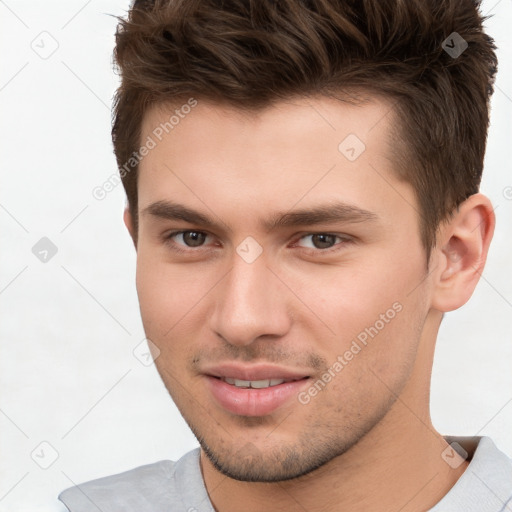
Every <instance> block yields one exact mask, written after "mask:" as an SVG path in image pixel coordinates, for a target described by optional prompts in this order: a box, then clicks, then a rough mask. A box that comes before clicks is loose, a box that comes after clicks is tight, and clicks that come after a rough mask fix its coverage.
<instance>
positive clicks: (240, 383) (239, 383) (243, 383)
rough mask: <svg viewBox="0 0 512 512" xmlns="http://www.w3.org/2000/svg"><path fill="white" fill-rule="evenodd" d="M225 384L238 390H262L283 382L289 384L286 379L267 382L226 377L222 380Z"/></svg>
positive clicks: (267, 380) (268, 380)
mask: <svg viewBox="0 0 512 512" xmlns="http://www.w3.org/2000/svg"><path fill="white" fill-rule="evenodd" d="M222 380H223V381H224V382H227V383H228V384H231V385H233V386H236V387H237V388H255V389H262V388H268V387H270V386H277V385H279V384H282V383H283V382H288V381H286V380H285V379H265V380H239V379H232V378H229V377H225V378H224V379H222Z"/></svg>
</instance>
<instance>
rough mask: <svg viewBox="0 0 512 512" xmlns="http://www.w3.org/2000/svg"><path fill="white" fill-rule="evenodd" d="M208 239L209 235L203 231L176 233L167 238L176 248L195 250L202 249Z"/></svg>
mask: <svg viewBox="0 0 512 512" xmlns="http://www.w3.org/2000/svg"><path fill="white" fill-rule="evenodd" d="M207 238H208V234H206V233H203V232H202V231H194V230H189V231H175V232H173V233H170V234H169V235H167V236H166V241H167V242H169V241H172V242H173V243H174V245H175V246H181V247H190V248H193V247H202V246H203V245H204V243H205V241H206V239H207ZM177 249H178V248H177Z"/></svg>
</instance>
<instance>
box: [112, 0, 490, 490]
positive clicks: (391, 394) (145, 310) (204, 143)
mask: <svg viewBox="0 0 512 512" xmlns="http://www.w3.org/2000/svg"><path fill="white" fill-rule="evenodd" d="M482 21H483V19H482V17H481V15H480V14H479V12H478V6H477V5H476V3H475V2H473V1H471V0H467V1H461V0H453V1H449V0H440V1H439V2H438V5H436V7H435V8H433V7H432V6H431V5H430V4H428V3H425V2H423V1H421V0H417V1H416V0H411V1H408V2H405V1H403V0H379V1H378V2H377V1H370V0H365V1H361V2H348V1H345V2H343V1H335V0H330V1H328V0H316V1H310V2H306V1H296V0H293V1H291V0H290V1H285V2H279V3H276V2H273V1H271V0H269V1H266V0H261V1H258V2H246V1H242V0H231V1H223V2H220V1H217V0H204V1H190V0H186V1H185V0H183V1H180V0H176V1H160V0H155V1H137V2H135V5H134V7H133V8H132V9H131V11H130V13H129V15H128V17H127V19H126V20H120V25H119V28H118V32H117V34H116V37H117V40H116V50H115V58H116V62H117V65H118V68H119V71H120V74H121V79H122V81H121V85H120V87H119V89H118V92H117V95H116V99H115V111H114V123H113V131H112V134H113V141H114V149H115V153H116V158H117V162H118V165H119V168H120V172H121V177H122V179H123V185H124V187H125V190H126V194H127V199H128V207H127V210H126V212H125V221H126V224H127V226H128V228H129V230H130V233H131V235H132V237H133V240H134V242H135V245H136V248H137V252H138V263H137V288H138V293H139V300H140V305H141V313H142V320H143V323H144V328H145V330H146V335H147V337H148V338H149V339H150V340H151V341H152V343H154V345H155V347H158V350H159V352H160V353H159V356H158V357H157V359H156V365H157V368H158V370H159V372H160V375H161V376H162V379H163V381H164V383H165V385H166V386H167V388H168V390H169V392H170V394H171V396H172V397H173V399H174V400H175V402H176V404H177V405H178V407H179V408H180V410H181V412H182V414H183V416H184V418H185V419H186V420H187V422H188V423H189V425H190V427H191V428H192V430H193V431H194V433H195V434H196V436H197V437H198V439H199V441H200V442H201V445H202V447H203V449H204V451H205V452H206V453H207V454H208V456H209V457H210V460H211V462H212V463H213V464H214V465H215V466H216V467H217V468H218V469H220V470H221V471H223V472H225V473H226V474H228V475H230V476H233V477H234V478H239V479H245V480H269V479H270V480H281V479H287V478H293V477H295V476H298V475H301V474H304V473H307V472H310V471H312V470H313V469H315V468H318V467H319V466H321V465H322V464H325V463H326V462H328V461H329V460H331V459H332V458H333V457H336V456H337V455H340V454H342V453H345V452H346V451H348V450H349V449H350V447H352V446H353V445H354V444H355V443H357V442H358V441H359V440H360V439H362V438H363V437H364V436H365V435H367V434H368V433H369V432H371V431H372V430H373V429H374V428H375V427H376V425H378V424H379V422H381V421H382V420H383V418H385V417H386V416H387V415H389V414H390V411H391V410H392V408H393V404H394V402H395V400H396V396H398V395H400V394H401V393H403V392H406V391H407V392H408V393H410V394H411V397H413V396H414V397H419V396H421V397H425V393H426V389H427V387H428V375H429V372H428V371H425V369H424V368H425V362H426V361H428V360H429V358H430V359H431V356H432V345H433V341H435V333H436V332H437V328H438V327H439V323H440V319H441V317H442V314H443V312H445V311H450V310H452V309H456V308H457V307H460V306H461V305H462V304H464V302H465V301H467V300H468V299H469V297H470V295H471V293H472V291H473V289H474V287H475V285H476V282H477V281H478V275H479V272H480V271H481V269H482V268H483V264H484V263H485V256H486V253H487V248H488V246H489V243H490V239H491V237H492V230H493V225H494V217H493V214H492V208H491V206H490V204H489V202H488V200H487V199H486V198H485V197H483V196H482V195H481V194H479V193H478V187H479V183H480V179H481V174H482V168H483V158H484V151H485V143H486V134H487V127H488V119H489V115H488V107H489V97H490V95H491V93H492V84H493V80H494V75H495V71H496V57H495V54H494V49H495V47H494V45H493V43H492V40H491V39H490V38H489V37H488V36H487V35H486V34H484V32H483V29H482ZM454 32H457V34H458V35H457V36H454V35H453V33H454ZM454 37H455V39H454ZM459 38H462V39H459ZM445 40H448V47H447V44H446V43H443V42H444V41H445ZM461 41H464V42H465V43H464V45H465V44H466V43H467V48H465V49H464V46H461V45H460V44H461ZM454 47H456V48H455V50H457V49H458V50H460V51H458V52H457V53H454V52H453V51H452V52H450V51H447V49H452V50H453V49H454ZM463 49H464V51H462V50H463ZM455 50H454V51H455ZM345 354H346V357H344V355H345ZM350 354H352V355H350ZM430 362H431V360H430ZM427 366H428V364H427ZM237 376H238V379H239V380H254V381H259V380H261V381H265V380H268V379H269V378H272V377H273V376H275V377H277V378H279V377H283V378H285V379H286V380H290V379H293V380H294V382H292V383H290V384H286V383H285V384H280V385H276V390H277V391H276V390H274V391H275V392H274V394H272V393H271V392H267V391H268V390H267V391H263V390H262V391H260V392H257V393H259V395H258V398H257V400H253V398H254V396H256V395H254V394H253V395H251V393H254V391H251V390H245V391H244V390H242V391H240V390H239V389H237V390H235V392H234V393H235V394H232V395H230V393H231V390H230V389H228V388H227V387H228V386H230V384H226V383H225V382H221V379H219V377H228V379H229V378H230V377H233V378H235V377H237ZM420 377H421V378H420ZM383 382H385V383H386V386H383V385H382V383H383ZM412 383H414V384H412ZM269 384H271V383H269ZM258 385H265V383H263V384H258ZM279 386H280V387H279ZM271 387H272V386H271ZM269 389H270V388H269ZM315 389H316V391H315ZM279 394H280V395H281V396H282V397H284V398H282V403H279V404H278V406H275V404H276V403H277V402H279V400H280V399H279V398H276V395H279ZM228 395H229V396H228ZM292 395H293V396H294V397H295V398H294V399H293V398H292V399H290V396H292ZM250 396H252V397H253V398H250ZM427 396H428V392H427ZM226 397H227V398H226ZM285 398H286V399H285ZM276 400H277V402H276ZM264 402H268V403H267V406H265V403H264ZM241 403H242V405H240V404H241ZM237 404H238V405H237ZM262 404H263V405H262ZM424 405H425V406H427V404H424ZM274 406H275V407H274ZM247 440H249V441H250V443H251V450H249V451H250V454H249V459H250V462H248V460H249V459H244V457H243V456H242V457H241V456H240V455H241V454H242V455H243V453H245V452H244V450H245V451H247V446H246V443H247ZM269 468H271V469H269Z"/></svg>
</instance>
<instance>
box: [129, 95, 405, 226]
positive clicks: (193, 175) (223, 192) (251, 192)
mask: <svg viewBox="0 0 512 512" xmlns="http://www.w3.org/2000/svg"><path fill="white" fill-rule="evenodd" d="M183 105H186V103H183V104H181V105H179V104H173V105H172V106H171V105H166V104H159V105H157V106H154V107H152V108H151V109H150V110H148V111H147V113H146V116H145V118H144V120H143V125H142V134H141V141H142V143H144V142H145V141H149V139H151V140H152V144H151V145H152V146H153V147H152V149H151V150H150V151H149V152H148V153H147V155H146V156H145V157H144V158H143V159H142V161H141V163H140V165H139V172H140V175H139V209H140V210H141V209H144V208H145V207H147V206H148V205H149V204H151V203H153V202H156V201H159V200H165V199H169V198H170V199H172V200H173V201H174V202H178V200H179V202H181V203H183V202H185V203H186V204H187V205H189V206H193V207H196V208H197V209H200V210H202V211H203V212H205V211H206V210H207V208H208V207H209V206H208V205H210V206H213V205H215V207H214V212H215V214H216V215H219V216H221V217H222V215H225V216H226V218H227V217H230V218H233V217H235V218H236V217H239V218H240V219H244V220H245V222H247V220H248V218H254V217H255V216H261V214H262V212H263V211H265V212H272V211H283V210H286V209H289V208H292V207H293V206H294V205H297V204H298V203H300V206H301V207H307V205H308V204H313V203H317V204H318V202H320V201H323V202H325V201H334V200H336V201H343V202H345V203H347V204H352V205H355V206H358V207H360V208H364V209H366V210H374V211H375V210H379V209H383V208H389V207H390V206H391V204H392V203H396V202H397V200H398V199H399V197H400V193H399V194H398V195H397V190H396V187H406V188H407V187H408V186H407V184H404V183H400V182H398V179H397V178H396V177H395V175H394V172H393V166H392V162H391V155H392V145H391V144H390V142H391V143H392V140H393V125H392V122H393V111H392V107H391V104H390V102H389V101H386V100H385V99H382V98H368V99H367V101H365V102H363V103H359V104H357V105H354V104H350V103H347V102H343V101H339V100H336V99H332V98H326V97H318V98H298V99H294V100H290V101H286V102H281V103H277V104H275V105H273V106H271V107H268V108H265V109H262V110H259V111H242V110H240V109H237V108H235V107H231V106H226V105H219V104H214V103H211V102H207V101H202V100H197V101H196V104H195V105H194V106H192V107H190V108H189V107H187V108H184V107H183ZM188 105H192V103H191V102H189V103H188ZM402 193H405V194H406V195H408V194H409V196H410V197H409V199H410V201H414V198H413V197H412V195H411V194H410V193H411V191H410V190H404V191H402ZM402 202H404V201H403V199H402ZM405 202H407V201H405ZM402 206H403V205H402ZM210 209H211V208H210ZM407 209H408V210H410V209H411V208H410V205H409V206H408V208H407ZM377 213H378V212H377ZM395 213H396V212H395ZM407 213H408V214H409V215H411V214H413V213H414V209H413V211H408V212H407ZM403 214H404V212H403V211H402V212H401V215H403Z"/></svg>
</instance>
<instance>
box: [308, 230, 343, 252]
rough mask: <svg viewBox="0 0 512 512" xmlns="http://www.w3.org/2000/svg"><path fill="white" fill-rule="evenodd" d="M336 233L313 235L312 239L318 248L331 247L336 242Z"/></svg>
mask: <svg viewBox="0 0 512 512" xmlns="http://www.w3.org/2000/svg"><path fill="white" fill-rule="evenodd" d="M336 238H337V237H336V236H335V235H327V234H323V233H322V234H317V235H312V236H311V241H312V243H313V245H314V246H315V247H316V248H317V249H329V248H330V247H332V246H333V245H334V244H335V243H336Z"/></svg>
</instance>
